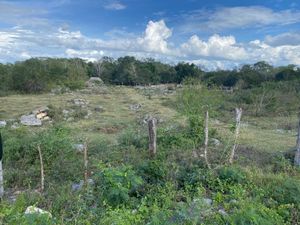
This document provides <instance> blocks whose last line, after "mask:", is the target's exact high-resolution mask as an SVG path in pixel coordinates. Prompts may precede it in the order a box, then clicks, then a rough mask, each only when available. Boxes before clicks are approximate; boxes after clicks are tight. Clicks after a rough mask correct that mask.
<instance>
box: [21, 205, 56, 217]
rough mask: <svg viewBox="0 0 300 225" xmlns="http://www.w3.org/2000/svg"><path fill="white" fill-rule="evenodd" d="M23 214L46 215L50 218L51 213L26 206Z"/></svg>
mask: <svg viewBox="0 0 300 225" xmlns="http://www.w3.org/2000/svg"><path fill="white" fill-rule="evenodd" d="M25 214H27V215H28V214H43V215H47V216H49V217H52V215H51V213H50V212H48V211H46V210H43V209H40V208H38V207H35V206H28V207H27V209H26V210H25Z"/></svg>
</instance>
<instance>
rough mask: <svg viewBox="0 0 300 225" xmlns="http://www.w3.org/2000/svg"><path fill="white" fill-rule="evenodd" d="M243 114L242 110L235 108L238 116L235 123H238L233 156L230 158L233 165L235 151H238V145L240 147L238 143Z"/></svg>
mask: <svg viewBox="0 0 300 225" xmlns="http://www.w3.org/2000/svg"><path fill="white" fill-rule="evenodd" d="M242 112H243V110H242V108H235V114H236V116H235V121H236V124H235V136H234V144H233V147H232V150H231V154H230V157H229V163H230V164H232V163H233V159H234V155H235V151H236V148H237V145H238V144H237V141H238V138H239V135H240V127H241V117H242Z"/></svg>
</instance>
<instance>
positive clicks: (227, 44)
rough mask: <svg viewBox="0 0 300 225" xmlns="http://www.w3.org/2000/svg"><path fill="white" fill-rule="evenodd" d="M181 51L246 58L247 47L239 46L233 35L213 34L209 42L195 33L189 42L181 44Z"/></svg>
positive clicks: (232, 58)
mask: <svg viewBox="0 0 300 225" xmlns="http://www.w3.org/2000/svg"><path fill="white" fill-rule="evenodd" d="M181 52H183V54H185V55H193V56H209V57H217V58H223V59H231V60H241V59H246V58H247V54H246V52H245V49H244V48H242V47H239V46H237V43H236V41H235V38H234V37H233V36H223V37H222V36H219V35H217V34H215V35H213V36H211V37H210V38H209V39H208V41H207V42H205V41H202V40H201V39H200V38H199V37H198V36H197V35H193V36H192V37H191V38H190V39H189V40H188V42H186V43H184V44H182V45H181Z"/></svg>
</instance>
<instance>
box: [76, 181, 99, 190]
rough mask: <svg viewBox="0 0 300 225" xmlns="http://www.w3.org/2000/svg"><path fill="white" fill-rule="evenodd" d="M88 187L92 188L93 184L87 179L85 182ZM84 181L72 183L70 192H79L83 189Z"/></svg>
mask: <svg viewBox="0 0 300 225" xmlns="http://www.w3.org/2000/svg"><path fill="white" fill-rule="evenodd" d="M87 183H88V185H90V186H93V185H94V184H95V182H94V180H93V179H91V178H90V179H88V180H87ZM83 185H84V181H83V180H81V181H79V183H74V184H72V191H80V190H81V189H82V188H83Z"/></svg>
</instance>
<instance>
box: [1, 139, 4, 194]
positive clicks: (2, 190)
mask: <svg viewBox="0 0 300 225" xmlns="http://www.w3.org/2000/svg"><path fill="white" fill-rule="evenodd" d="M2 159H3V143H2V136H1V133H0V199H2V198H3V196H4V187H3V185H4V180H3V168H2Z"/></svg>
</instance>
